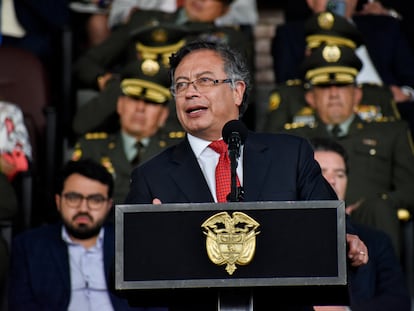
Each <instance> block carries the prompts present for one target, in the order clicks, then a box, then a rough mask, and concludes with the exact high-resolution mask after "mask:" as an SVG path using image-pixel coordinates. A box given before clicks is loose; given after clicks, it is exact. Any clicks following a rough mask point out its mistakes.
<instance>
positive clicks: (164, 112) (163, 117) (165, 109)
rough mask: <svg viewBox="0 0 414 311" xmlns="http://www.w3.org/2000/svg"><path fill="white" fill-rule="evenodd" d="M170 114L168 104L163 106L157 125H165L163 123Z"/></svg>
mask: <svg viewBox="0 0 414 311" xmlns="http://www.w3.org/2000/svg"><path fill="white" fill-rule="evenodd" d="M169 115H170V109H169V108H168V106H165V107H163V108H162V111H161V115H160V118H159V121H158V122H159V124H158V126H159V127H163V126H164V125H165V123H166V122H167V119H168V116H169Z"/></svg>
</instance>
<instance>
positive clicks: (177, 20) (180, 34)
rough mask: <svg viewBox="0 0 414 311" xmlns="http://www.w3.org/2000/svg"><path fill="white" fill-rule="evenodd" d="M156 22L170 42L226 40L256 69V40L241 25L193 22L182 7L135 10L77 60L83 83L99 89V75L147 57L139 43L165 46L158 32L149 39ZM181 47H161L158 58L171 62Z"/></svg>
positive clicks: (76, 73) (76, 64) (78, 77)
mask: <svg viewBox="0 0 414 311" xmlns="http://www.w3.org/2000/svg"><path fill="white" fill-rule="evenodd" d="M154 25H158V26H157V27H159V28H165V29H167V30H168V31H165V32H164V35H167V36H168V38H167V39H166V40H167V42H168V43H170V42H180V41H181V40H184V41H183V42H182V43H185V41H191V40H194V39H195V38H202V39H206V40H218V41H222V42H226V43H228V44H229V45H230V46H231V47H233V48H234V49H236V50H239V51H240V52H241V53H242V54H243V55H245V56H246V58H247V60H248V63H249V65H250V66H251V68H252V69H253V68H254V66H253V64H254V45H253V42H252V40H249V38H246V35H245V33H243V32H242V31H241V30H239V29H238V28H236V27H217V26H215V25H214V24H213V23H193V22H189V21H188V18H187V17H186V15H185V10H184V9H179V10H178V11H176V12H174V13H164V12H160V11H146V10H138V11H136V12H134V13H133V15H132V16H131V19H130V21H129V22H128V23H127V24H125V25H123V26H121V27H119V28H118V29H116V30H114V31H113V32H112V33H111V35H110V37H109V38H108V39H107V40H105V42H103V43H102V44H100V45H99V46H97V47H94V48H91V49H89V50H88V51H87V52H86V53H85V54H84V55H82V56H81V57H80V58H79V59H78V60H77V62H76V63H75V66H74V72H75V77H76V78H77V80H78V81H79V82H80V83H81V86H83V87H92V88H95V87H96V79H97V77H98V76H100V75H103V74H104V73H106V72H116V71H117V68H118V67H119V66H121V67H122V66H123V65H122V64H125V63H127V62H129V61H131V60H133V59H136V58H137V57H143V58H145V56H144V55H142V53H141V51H139V49H138V48H139V47H140V45H139V43H141V44H142V42H141V41H143V42H144V41H145V42H144V44H143V45H144V46H150V45H151V46H153V47H154V46H155V47H158V48H160V47H162V46H163V45H162V42H161V41H160V42H157V41H155V40H165V39H160V38H162V36H159V35H158V34H157V35H154V36H152V38H153V42H152V43H151V42H148V35H147V33H148V29H151V27H150V26H154ZM169 45H170V44H169ZM171 46H172V45H171ZM179 47H180V46H179V45H177V46H176V47H175V49H173V50H170V49H168V50H167V51H163V49H160V50H159V51H158V53H157V54H158V55H157V57H159V58H160V59H158V61H160V62H168V56H169V55H170V54H171V53H172V52H175V51H176V50H178V48H179Z"/></svg>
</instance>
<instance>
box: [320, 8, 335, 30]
mask: <svg viewBox="0 0 414 311" xmlns="http://www.w3.org/2000/svg"><path fill="white" fill-rule="evenodd" d="M334 23H335V17H334V16H333V14H332V13H330V12H324V13H321V14H320V15H319V16H318V25H319V27H321V29H325V30H330V29H331V28H332V27H333V24H334Z"/></svg>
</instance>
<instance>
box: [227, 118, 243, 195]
mask: <svg viewBox="0 0 414 311" xmlns="http://www.w3.org/2000/svg"><path fill="white" fill-rule="evenodd" d="M247 134H248V130H247V127H246V126H245V125H244V123H243V122H241V121H240V120H231V121H229V122H227V123H226V124H225V125H224V126H223V130H222V135H223V140H224V141H225V142H226V144H227V145H228V149H229V158H230V175H231V189H230V193H229V195H228V196H227V201H229V202H238V201H243V200H244V197H243V196H244V190H243V188H242V187H239V188H237V182H236V169H237V159H238V158H239V157H240V148H241V145H243V144H244V142H245V141H246V137H247Z"/></svg>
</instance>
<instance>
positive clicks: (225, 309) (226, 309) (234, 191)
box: [217, 133, 253, 311]
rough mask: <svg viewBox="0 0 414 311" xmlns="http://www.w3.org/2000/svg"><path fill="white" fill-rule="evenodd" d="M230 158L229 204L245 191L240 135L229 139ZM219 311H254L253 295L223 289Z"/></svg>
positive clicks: (247, 292) (218, 306)
mask: <svg viewBox="0 0 414 311" xmlns="http://www.w3.org/2000/svg"><path fill="white" fill-rule="evenodd" d="M228 145H229V158H230V170H231V184H230V186H231V188H230V193H229V194H228V196H227V202H240V201H243V189H242V188H241V187H240V188H237V165H238V163H237V159H238V158H239V157H240V148H241V140H240V135H239V133H232V135H230V137H229V142H228ZM218 295H219V296H218V301H217V311H253V295H252V293H251V291H250V290H249V289H238V290H235V289H231V288H229V289H222V290H221V291H220V292H219V293H218Z"/></svg>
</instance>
